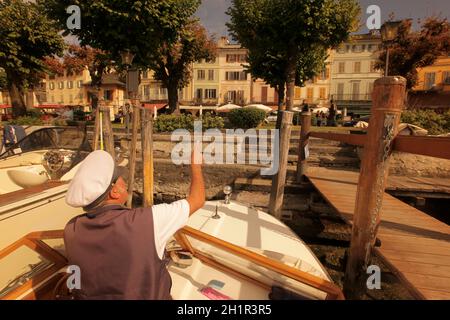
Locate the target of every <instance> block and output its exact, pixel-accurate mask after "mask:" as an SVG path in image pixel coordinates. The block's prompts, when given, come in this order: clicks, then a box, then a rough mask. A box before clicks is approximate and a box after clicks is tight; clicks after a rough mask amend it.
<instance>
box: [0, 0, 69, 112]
mask: <svg viewBox="0 0 450 320" xmlns="http://www.w3.org/2000/svg"><path fill="white" fill-rule="evenodd" d="M0 21H1V24H0V39H2V41H0V67H1V68H3V69H4V70H5V73H6V79H7V88H8V91H9V95H10V97H11V104H12V109H13V116H14V117H18V116H22V115H24V114H26V111H27V110H26V105H25V101H24V93H25V90H26V89H27V88H31V87H32V86H33V85H34V84H35V83H36V81H37V79H38V77H37V75H38V74H40V73H41V72H43V71H44V70H45V69H46V64H45V57H47V56H52V55H53V54H62V51H63V49H64V41H63V38H62V37H61V36H60V35H58V33H57V30H58V29H57V27H56V24H55V22H54V21H52V20H50V19H49V18H48V17H47V16H46V15H45V14H44V13H43V12H42V11H41V10H40V9H39V7H38V6H37V5H36V4H35V3H32V2H24V1H21V0H5V1H1V2H0Z"/></svg>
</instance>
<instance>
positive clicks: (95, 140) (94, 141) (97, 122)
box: [92, 106, 100, 151]
mask: <svg viewBox="0 0 450 320" xmlns="http://www.w3.org/2000/svg"><path fill="white" fill-rule="evenodd" d="M99 139H100V109H99V108H98V106H97V108H95V125H94V137H93V138H92V150H94V151H95V150H97V149H98V140H99Z"/></svg>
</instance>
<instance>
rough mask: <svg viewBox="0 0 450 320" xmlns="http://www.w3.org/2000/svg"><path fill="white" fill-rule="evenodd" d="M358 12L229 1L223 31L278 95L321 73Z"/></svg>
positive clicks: (321, 3)
mask: <svg viewBox="0 0 450 320" xmlns="http://www.w3.org/2000/svg"><path fill="white" fill-rule="evenodd" d="M286 8H289V10H287V9H286ZM359 12H360V7H359V5H358V3H357V2H356V1H355V0H315V1H309V0H295V1H293V0H233V1H232V6H231V7H230V9H229V10H228V12H227V14H228V15H229V16H230V18H231V19H230V22H229V23H228V24H227V26H228V28H229V30H230V33H231V35H232V36H233V38H234V39H235V40H237V41H239V42H240V43H241V44H242V45H243V46H244V47H245V48H247V49H248V50H249V63H250V65H249V67H248V68H249V70H250V71H251V72H252V73H253V74H254V75H255V76H257V77H260V78H262V79H264V80H265V81H266V82H267V83H269V84H271V85H272V86H273V87H275V88H276V89H277V90H278V91H279V92H283V91H284V90H283V89H284V87H285V85H286V84H287V85H288V86H293V85H294V83H295V82H296V83H297V84H298V85H302V83H303V82H304V81H305V80H306V79H308V78H311V77H312V76H314V75H315V74H317V73H318V72H320V71H322V70H323V66H324V61H325V59H326V51H327V49H329V48H330V47H335V46H337V45H338V44H340V43H341V42H342V41H344V40H346V39H347V38H348V36H349V35H350V32H352V31H353V30H354V29H355V26H356V22H357V21H358V15H359ZM292 92H293V90H292ZM291 94H292V93H291ZM280 98H281V97H280ZM289 98H290V101H293V97H292V96H291V97H289Z"/></svg>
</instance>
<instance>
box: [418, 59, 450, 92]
mask: <svg viewBox="0 0 450 320" xmlns="http://www.w3.org/2000/svg"><path fill="white" fill-rule="evenodd" d="M417 71H418V78H419V81H418V83H417V85H416V86H415V87H414V90H415V91H426V90H435V91H444V92H450V55H449V56H447V57H440V58H439V59H437V60H436V62H435V63H434V64H433V65H432V66H428V67H425V68H421V69H418V70H417Z"/></svg>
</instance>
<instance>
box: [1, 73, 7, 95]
mask: <svg viewBox="0 0 450 320" xmlns="http://www.w3.org/2000/svg"><path fill="white" fill-rule="evenodd" d="M6 88H7V79H6V73H5V70H3V69H2V68H0V90H3V89H6Z"/></svg>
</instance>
